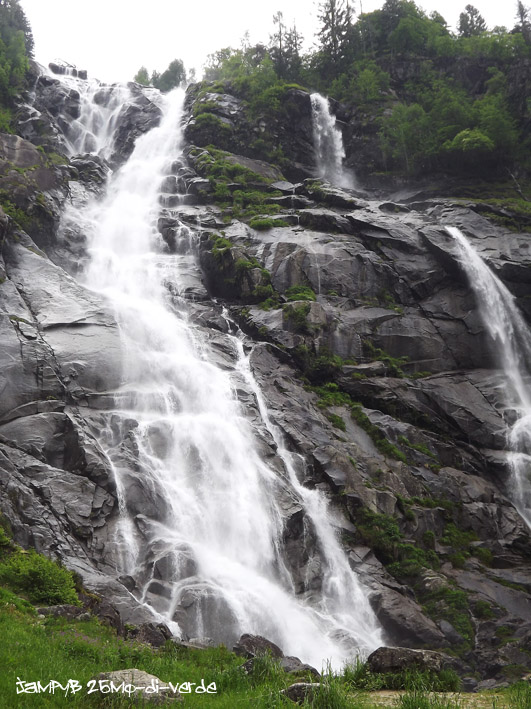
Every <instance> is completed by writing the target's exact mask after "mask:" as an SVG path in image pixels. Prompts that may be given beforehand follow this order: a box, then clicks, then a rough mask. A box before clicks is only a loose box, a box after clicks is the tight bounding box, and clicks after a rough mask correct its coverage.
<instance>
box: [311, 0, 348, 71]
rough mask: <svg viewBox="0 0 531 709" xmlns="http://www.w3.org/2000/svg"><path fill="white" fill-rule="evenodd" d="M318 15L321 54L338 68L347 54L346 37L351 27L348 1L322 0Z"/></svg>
mask: <svg viewBox="0 0 531 709" xmlns="http://www.w3.org/2000/svg"><path fill="white" fill-rule="evenodd" d="M319 10H320V14H319V15H318V17H319V21H320V23H321V27H320V29H319V31H318V32H317V36H318V37H319V40H320V44H321V52H322V54H323V55H324V57H326V58H327V59H329V60H330V61H331V63H332V64H334V65H336V66H338V65H340V64H341V63H342V60H343V59H344V58H345V56H346V54H347V45H348V36H349V31H350V28H351V25H352V10H351V8H350V5H349V4H348V0H324V2H323V3H322V4H321V5H320V7H319Z"/></svg>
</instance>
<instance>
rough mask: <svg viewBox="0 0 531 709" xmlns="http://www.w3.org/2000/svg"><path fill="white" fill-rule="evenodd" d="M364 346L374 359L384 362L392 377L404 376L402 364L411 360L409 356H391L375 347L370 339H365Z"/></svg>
mask: <svg viewBox="0 0 531 709" xmlns="http://www.w3.org/2000/svg"><path fill="white" fill-rule="evenodd" d="M363 346H364V347H365V349H366V351H367V352H368V356H369V358H370V359H371V360H372V361H378V362H383V363H384V364H385V365H386V366H387V369H388V371H389V374H390V375H391V376H392V377H404V376H405V375H404V372H403V370H402V365H403V364H406V362H408V361H409V357H406V356H403V357H391V355H390V354H388V353H387V352H385V351H384V350H382V349H380V348H379V347H375V346H374V345H373V344H372V342H371V341H370V340H363Z"/></svg>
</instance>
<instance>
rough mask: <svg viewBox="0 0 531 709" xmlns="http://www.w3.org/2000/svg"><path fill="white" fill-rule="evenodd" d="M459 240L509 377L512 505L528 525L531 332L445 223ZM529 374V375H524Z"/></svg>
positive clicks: (530, 495)
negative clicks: (512, 415) (511, 418)
mask: <svg viewBox="0 0 531 709" xmlns="http://www.w3.org/2000/svg"><path fill="white" fill-rule="evenodd" d="M446 231H447V232H448V233H449V234H450V235H451V236H452V237H453V238H454V239H455V242H456V244H457V246H458V258H459V261H460V263H461V266H462V267H463V269H464V271H465V273H466V274H467V276H468V279H469V281H470V285H471V287H472V289H473V290H474V292H475V294H476V298H477V303H478V308H479V312H480V315H481V318H482V320H483V323H484V325H485V327H486V328H487V331H488V333H489V334H490V336H491V337H492V339H493V340H494V342H495V346H496V348H497V353H498V357H499V361H500V364H501V366H502V367H503V371H504V374H505V378H506V381H507V388H508V394H509V397H510V399H511V401H510V403H511V406H512V407H513V408H514V410H515V412H516V420H515V421H514V422H511V423H510V425H509V430H508V435H507V441H508V444H509V449H510V454H509V463H510V466H511V470H512V478H513V481H512V486H513V499H514V503H515V506H516V508H517V509H518V511H519V512H520V514H521V515H522V517H523V518H524V519H525V521H526V522H527V524H528V525H529V526H531V391H530V381H529V371H528V370H527V368H526V364H527V365H529V363H531V333H530V331H529V327H528V325H527V323H526V322H525V320H524V318H523V317H522V315H521V313H520V310H519V309H518V306H517V305H516V302H515V299H514V297H513V295H512V294H511V293H510V292H509V290H508V289H507V288H506V286H505V285H504V284H503V283H502V282H501V281H500V279H499V278H498V277H497V276H496V275H495V274H494V273H493V272H492V270H491V269H490V268H489V267H488V266H487V264H486V263H485V262H484V261H483V259H482V258H481V257H480V256H479V255H478V254H477V252H476V251H475V250H474V248H473V247H472V246H471V244H470V243H469V241H468V240H467V238H466V237H465V236H464V234H463V233H462V232H461V231H460V230H459V229H457V228H456V227H446ZM526 377H527V381H526Z"/></svg>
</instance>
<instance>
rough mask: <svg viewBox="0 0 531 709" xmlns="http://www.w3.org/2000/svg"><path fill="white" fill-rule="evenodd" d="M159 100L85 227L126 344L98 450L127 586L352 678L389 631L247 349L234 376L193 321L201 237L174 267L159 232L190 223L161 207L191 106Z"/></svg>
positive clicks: (228, 344) (203, 630)
mask: <svg viewBox="0 0 531 709" xmlns="http://www.w3.org/2000/svg"><path fill="white" fill-rule="evenodd" d="M114 90H116V91H118V92H120V91H122V89H119V88H115V89H114ZM120 95H121V94H120ZM93 96H94V95H93V94H91V92H90V91H87V92H85V93H82V100H87V101H89V102H92V103H94V99H93ZM109 100H110V101H112V100H114V99H113V98H112V96H111V97H110V98H109ZM158 102H159V105H160V106H161V108H162V110H163V118H162V120H161V123H160V125H159V126H158V127H157V128H154V129H152V130H151V131H150V132H148V133H146V134H145V135H143V136H141V137H140V138H139V139H138V140H137V142H136V145H135V149H134V151H133V153H132V155H131V157H130V158H129V160H128V161H127V162H126V163H125V164H124V165H123V167H122V168H120V170H118V171H117V172H116V173H115V174H114V175H112V177H111V179H110V181H109V184H108V188H107V192H106V195H105V196H104V197H103V198H102V199H101V200H99V201H98V200H96V199H95V200H94V201H92V202H90V203H89V204H87V205H86V206H85V207H84V208H82V209H80V210H79V214H78V216H77V219H79V223H80V224H82V225H83V228H84V229H85V230H87V231H88V232H89V234H88V238H89V244H90V255H91V262H90V265H89V267H88V269H87V270H86V272H85V276H84V278H85V285H86V286H87V287H89V288H91V289H93V290H95V291H97V292H99V293H101V294H103V295H104V296H105V297H106V298H107V300H108V302H109V304H110V306H111V307H112V309H113V311H114V313H115V317H116V320H117V322H118V324H119V328H120V335H121V342H122V351H123V383H122V386H121V387H120V389H119V391H117V392H115V393H114V410H112V411H105V412H102V414H101V416H102V418H103V419H104V420H106V425H104V426H103V427H102V430H101V436H100V442H101V444H102V447H103V448H104V449H105V451H106V453H107V455H108V457H109V460H110V461H111V464H112V467H113V470H114V472H115V475H116V482H117V496H118V498H119V500H118V502H119V506H118V507H119V510H118V511H119V520H118V523H117V524H118V539H117V544H118V546H119V547H120V553H119V554H117V556H118V557H119V558H120V559H121V562H120V563H121V568H119V569H117V575H119V574H122V575H126V576H128V577H129V579H130V580H131V579H132V584H134V586H133V593H134V595H135V596H136V598H137V599H138V601H139V602H141V603H143V604H144V605H145V606H146V607H149V608H152V609H153V613H154V615H155V616H156V617H159V618H160V617H162V618H164V619H165V620H167V622H168V623H169V624H170V627H171V628H172V629H173V630H175V631H176V632H180V633H182V634H183V635H186V636H188V637H200V636H203V635H206V636H209V637H211V638H213V639H214V640H215V641H216V642H224V643H226V644H227V645H229V646H230V644H231V643H233V642H234V640H235V639H237V638H238V637H239V635H240V634H241V633H243V632H249V633H254V634H260V635H264V636H265V637H267V638H269V639H271V640H273V641H274V642H276V643H278V644H279V645H280V646H281V647H282V648H283V650H284V651H285V652H286V654H290V655H297V656H298V657H300V658H301V659H303V660H304V661H306V662H311V663H313V664H314V665H316V666H317V667H321V665H322V664H323V662H324V661H325V660H330V661H331V663H332V666H334V667H336V668H339V667H340V666H341V665H342V664H343V663H344V662H346V661H348V660H349V659H352V658H353V656H354V655H356V654H357V653H358V652H362V653H364V652H367V651H368V650H372V649H375V648H376V647H377V646H378V645H380V644H381V642H382V641H381V630H380V627H379V624H378V622H377V620H376V618H375V615H374V613H373V611H372V609H371V607H370V605H369V602H368V599H367V593H366V592H365V590H364V589H363V587H362V586H361V584H360V582H359V580H358V578H357V576H356V575H355V574H354V573H353V572H352V570H351V569H350V567H349V564H348V560H347V558H346V556H345V553H344V552H343V550H342V549H341V547H340V544H339V542H338V540H337V538H336V530H335V527H334V525H333V523H332V520H331V516H330V513H329V511H328V508H327V504H326V501H325V500H324V498H322V497H320V495H321V493H319V492H317V491H310V490H307V489H306V488H304V487H303V486H302V485H301V484H300V483H299V482H298V479H297V475H296V472H295V466H294V464H293V461H292V459H291V458H290V455H289V453H288V452H287V451H286V450H285V448H284V446H283V445H282V442H281V440H280V438H279V433H278V431H277V430H276V428H275V427H274V426H273V424H272V422H271V421H270V418H269V414H268V412H267V408H266V406H265V403H264V399H263V397H262V395H261V392H260V390H259V388H258V385H257V383H256V381H255V380H254V378H253V376H252V372H251V369H250V365H249V362H248V359H247V358H246V357H245V356H244V354H243V349H242V345H241V342H240V341H239V340H238V339H237V338H235V337H234V336H232V335H229V334H226V335H223V334H222V333H218V334H217V335H216V337H218V338H220V339H222V340H223V347H222V349H223V351H224V352H230V353H231V355H230V357H229V359H231V362H232V364H231V363H228V362H227V357H225V358H224V359H223V362H222V363H221V365H218V364H217V363H216V362H217V355H216V352H215V351H214V349H213V348H212V346H211V345H210V343H209V337H208V331H206V330H204V329H202V328H201V326H200V325H198V324H197V321H195V320H194V318H193V317H191V316H192V315H193V312H194V311H193V307H198V306H194V304H193V303H191V302H190V301H187V299H186V297H185V293H184V288H183V287H182V280H183V277H184V276H183V274H185V273H186V274H189V269H190V262H191V261H195V254H194V248H193V246H194V242H195V235H194V233H193V231H192V230H191V229H189V228H188V227H186V226H185V225H184V224H183V225H182V226H181V232H182V234H183V235H184V236H183V240H182V244H181V245H180V248H179V253H178V254H175V253H172V254H170V253H168V252H167V249H165V245H164V243H163V241H162V239H161V236H160V234H159V232H158V229H157V220H158V218H159V216H160V215H161V212H162V213H164V212H165V213H166V214H167V215H171V216H172V217H173V218H176V217H177V214H176V212H171V210H164V208H163V207H161V186H163V185H164V184H165V183H166V182H167V180H168V176H169V175H172V174H175V173H174V172H173V171H174V170H175V169H176V165H182V163H180V162H179V158H180V156H181V154H182V142H183V136H182V128H181V120H182V117H183V105H184V92H183V91H182V90H179V89H177V90H174V91H173V92H171V93H169V94H167V95H166V96H161V97H160V98H159V99H158ZM110 105H113V104H110ZM98 107H99V108H98ZM98 110H101V113H102V115H101V134H102V135H104V136H105V138H104V139H103V138H102V139H101V144H102V145H103V146H104V148H103V149H104V150H106V149H107V147H106V146H108V144H109V135H108V128H107V126H106V125H105V117H104V115H103V111H104V110H107V111H108V110H109V109H108V108H107V109H105V108H104V107H101V106H100V104H97V103H96V104H95V106H94V105H93V106H91V107H90V108H86V109H85V108H84V109H83V110H82V116H86V117H87V120H89V119H90V120H91V121H92V118H91V117H92V115H93V113H97V112H98ZM80 120H81V121H82V120H83V119H82V118H80ZM98 124H99V121H92V122H91V126H97V125H98ZM90 132H91V133H92V132H93V130H92V128H90ZM78 134H79V141H80V144H81V145H84V140H85V139H84V132H83V130H80V131H79V132H78ZM98 136H99V134H98V135H97V136H96V138H97V140H99V139H100V138H99V137H98ZM97 144H98V143H97V142H96V145H97ZM69 218H70V219H73V218H74V216H73V214H72V211H71V212H70V214H69ZM186 246H188V250H187V249H186ZM196 268H197V266H196ZM242 388H244V389H245V390H246V391H247V392H248V395H249V396H250V397H251V398H252V399H253V400H254V401H255V402H256V404H255V410H256V412H257V413H256V417H255V418H258V419H260V420H259V422H258V423H255V424H254V426H253V425H252V424H251V422H250V418H249V417H248V416H247V417H246V415H245V411H244V408H243V405H242V404H240V402H239V401H238V398H237V392H238V390H239V391H241V390H242ZM257 430H259V431H261V434H260V435H259V434H258V433H257ZM264 447H267V449H268V457H264V456H263V455H260V452H259V451H260V450H263V449H264ZM275 449H276V456H272V451H273V450H275ZM272 458H273V460H271V459H272ZM290 514H293V515H294V516H295V518H296V517H297V516H300V514H302V518H303V529H302V537H303V538H304V540H306V549H307V556H308V558H307V559H302V558H301V559H300V560H298V563H300V569H294V568H293V563H292V560H290V559H289V558H288V555H287V553H286V549H285V543H284V539H285V536H286V533H287V530H286V524H285V523H286V519H287V517H288V516H289V515H290Z"/></svg>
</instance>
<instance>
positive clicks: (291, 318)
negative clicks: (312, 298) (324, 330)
mask: <svg viewBox="0 0 531 709" xmlns="http://www.w3.org/2000/svg"><path fill="white" fill-rule="evenodd" d="M282 310H283V313H284V318H285V319H286V322H287V323H288V324H289V325H290V327H292V328H293V330H294V331H295V332H298V333H299V334H301V335H311V334H312V333H313V332H314V328H315V326H314V325H311V324H310V323H309V322H308V315H309V314H310V304H309V303H304V304H303V305H285V306H284V307H283V308H282Z"/></svg>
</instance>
